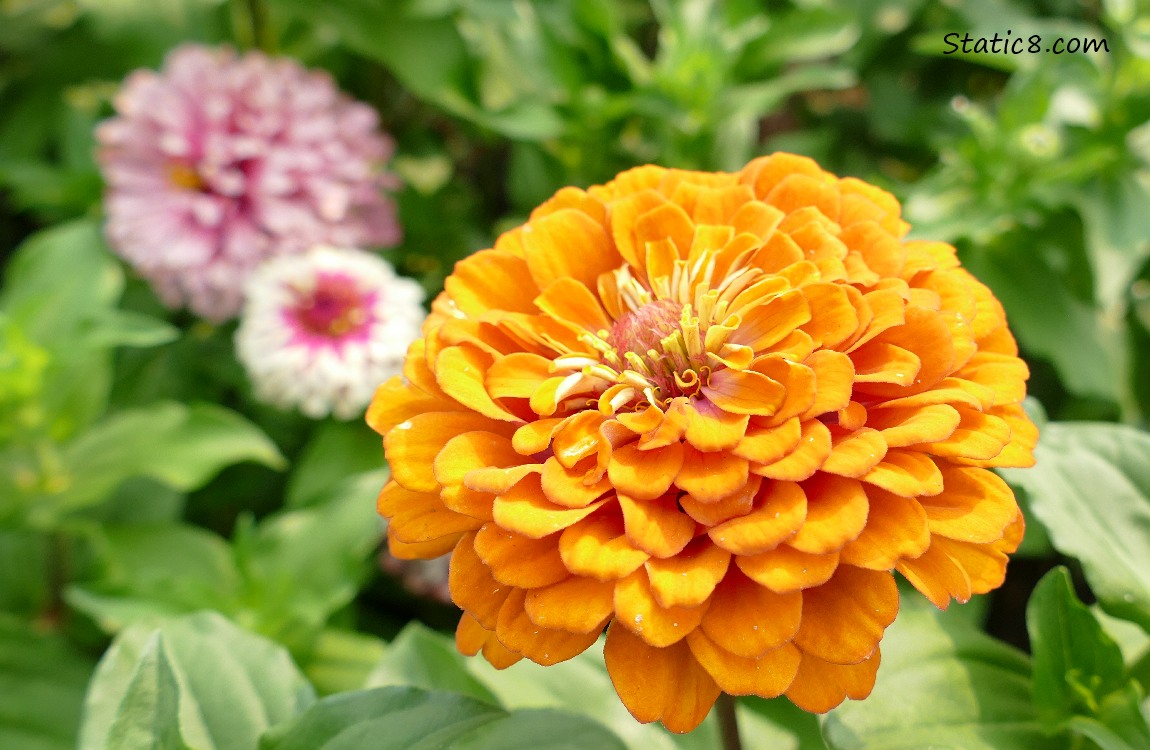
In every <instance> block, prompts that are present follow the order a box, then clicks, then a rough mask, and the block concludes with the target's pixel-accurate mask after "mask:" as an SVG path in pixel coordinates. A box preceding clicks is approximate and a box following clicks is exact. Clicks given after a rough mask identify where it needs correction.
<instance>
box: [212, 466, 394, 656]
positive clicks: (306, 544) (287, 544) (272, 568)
mask: <svg viewBox="0 0 1150 750" xmlns="http://www.w3.org/2000/svg"><path fill="white" fill-rule="evenodd" d="M383 482H384V479H383V475H382V471H376V472H368V473H366V474H361V475H359V476H356V477H351V478H349V479H348V480H347V481H345V482H344V483H342V484H340V485H338V486H337V487H335V488H333V489H332V490H331V493H332V494H331V498H330V499H328V500H327V501H326V502H323V503H322V504H319V505H314V506H312V507H308V508H304V509H301V510H292V511H286V512H283V513H280V514H278V515H275V516H272V517H270V518H268V519H266V520H265V521H263V522H262V523H260V524H259V526H258V527H256V528H255V529H251V530H245V529H242V528H241V529H240V530H238V531H237V536H236V540H235V554H236V559H237V562H238V564H239V566H240V570H241V571H242V574H243V577H244V582H245V595H244V598H245V603H246V605H247V606H248V607H249V608H250V609H254V610H256V611H257V612H258V613H259V618H260V630H261V632H264V633H266V634H268V635H272V636H274V637H275V638H276V640H279V641H281V642H287V643H291V644H292V645H293V647H294V646H298V645H302V643H303V641H304V640H306V639H309V638H311V637H312V636H314V635H315V634H316V632H317V631H318V630H319V628H320V627H321V626H322V625H323V624H324V622H326V620H327V618H328V617H329V616H330V615H331V614H332V612H334V611H335V610H337V609H339V608H340V607H343V606H344V605H346V604H347V603H348V602H350V601H351V600H352V599H353V598H355V595H356V594H357V593H358V591H359V586H360V583H361V581H362V580H363V578H364V576H365V574H366V570H367V568H366V563H367V561H368V560H369V559H370V558H371V556H372V552H373V551H374V550H375V548H376V546H377V545H378V544H379V541H380V538H381V537H382V534H383V523H382V521H381V519H380V518H379V515H378V514H377V513H376V510H375V497H376V495H377V494H379V488H380V487H382V486H383Z"/></svg>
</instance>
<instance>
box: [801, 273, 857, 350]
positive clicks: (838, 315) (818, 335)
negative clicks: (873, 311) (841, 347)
mask: <svg viewBox="0 0 1150 750" xmlns="http://www.w3.org/2000/svg"><path fill="white" fill-rule="evenodd" d="M802 292H803V296H805V297H806V298H807V304H808V306H809V307H810V311H811V320H810V321H809V322H807V323H805V324H803V326H802V328H803V330H804V331H806V332H807V333H808V334H809V335H810V337H811V338H812V339H813V340H814V342H815V345H816V346H819V347H826V348H828V349H829V348H831V347H834V346H836V345H837V344H840V343H842V342H843V341H845V340H846V339H847V337H848V336H850V335H851V334H852V333H854V332H855V329H857V328H858V326H859V318H858V313H857V312H856V311H855V308H854V305H852V304H851V301H850V298H849V296H848V294H847V292H846V288H844V287H843V286H842V285H841V284H830V283H826V282H821V283H815V284H809V285H807V286H805V287H803V290H802Z"/></svg>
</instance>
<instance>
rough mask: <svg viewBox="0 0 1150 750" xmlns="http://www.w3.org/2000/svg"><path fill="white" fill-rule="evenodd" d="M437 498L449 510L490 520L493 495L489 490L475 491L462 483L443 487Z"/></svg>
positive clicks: (493, 500)
mask: <svg viewBox="0 0 1150 750" xmlns="http://www.w3.org/2000/svg"><path fill="white" fill-rule="evenodd" d="M439 499H440V500H442V501H443V505H444V507H446V508H448V509H449V510H453V511H455V512H456V513H462V514H463V515H465V516H471V517H472V518H478V519H480V520H481V521H490V520H491V506H492V505H493V504H494V503H495V495H493V494H491V493H490V492H476V491H475V490H473V489H471V488H469V487H464V486H462V485H454V486H451V487H444V488H443V491H442V492H440V493H439Z"/></svg>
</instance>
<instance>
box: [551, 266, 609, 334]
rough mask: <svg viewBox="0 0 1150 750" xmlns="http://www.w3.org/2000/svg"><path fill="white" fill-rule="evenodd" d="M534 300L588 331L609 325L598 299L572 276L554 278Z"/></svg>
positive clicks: (553, 314) (560, 317)
mask: <svg viewBox="0 0 1150 750" xmlns="http://www.w3.org/2000/svg"><path fill="white" fill-rule="evenodd" d="M535 304H536V306H537V307H538V308H539V309H540V310H542V311H543V312H544V313H546V314H548V315H550V316H551V317H553V318H556V319H557V320H561V321H566V322H568V323H573V324H575V325H577V326H579V327H580V328H583V329H584V330H587V331H590V332H591V333H595V332H597V331H601V330H604V329H609V328H611V320H610V319H609V318H608V317H607V313H606V312H605V311H604V310H603V306H602V305H601V304H600V303H599V300H598V299H597V298H596V297H595V295H594V294H593V293H592V292H591V290H590V289H588V288H587V286H586V285H584V284H580V283H579V282H578V281H575V279H569V278H561V279H556V280H555V281H553V282H552V283H551V284H550V285H549V286H548V287H547V288H546V289H544V290H543V293H542V294H540V295H539V296H538V297H536V298H535Z"/></svg>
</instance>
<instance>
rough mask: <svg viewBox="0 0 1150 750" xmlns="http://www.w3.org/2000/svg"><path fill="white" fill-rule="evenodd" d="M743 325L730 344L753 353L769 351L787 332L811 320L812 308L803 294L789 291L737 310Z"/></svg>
mask: <svg viewBox="0 0 1150 750" xmlns="http://www.w3.org/2000/svg"><path fill="white" fill-rule="evenodd" d="M740 314H741V315H742V322H741V324H740V325H739V327H738V328H737V329H735V331H734V333H732V334H731V337H730V339H729V341H730V343H732V344H739V345H741V346H749V347H750V348H751V349H753V350H754V351H756V352H764V351H768V350H769V349H770V348H771V347H772V346H774V345H775V344H777V343H779V342H780V341H782V340H783V337H784V336H786V335H787V334H788V333H790V332H791V331H793V330H794V329H796V328H798V327H799V326H801V325H804V324H806V323H807V322H808V321H810V319H811V308H810V305H809V304H808V302H807V298H806V297H805V296H803V292H801V291H799V290H798V289H792V290H790V291H787V292H783V293H781V294H779V295H777V296H775V297H772V298H770V299H768V300H766V301H763V302H760V303H759V304H757V305H755V306H754V307H751V308H750V309H749V310H744V311H740Z"/></svg>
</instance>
